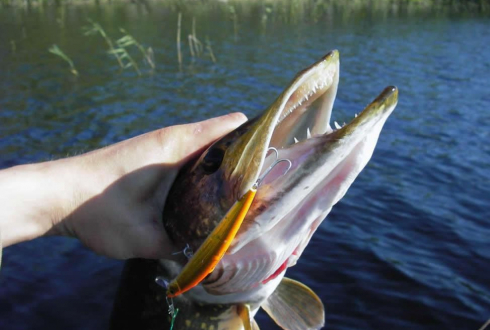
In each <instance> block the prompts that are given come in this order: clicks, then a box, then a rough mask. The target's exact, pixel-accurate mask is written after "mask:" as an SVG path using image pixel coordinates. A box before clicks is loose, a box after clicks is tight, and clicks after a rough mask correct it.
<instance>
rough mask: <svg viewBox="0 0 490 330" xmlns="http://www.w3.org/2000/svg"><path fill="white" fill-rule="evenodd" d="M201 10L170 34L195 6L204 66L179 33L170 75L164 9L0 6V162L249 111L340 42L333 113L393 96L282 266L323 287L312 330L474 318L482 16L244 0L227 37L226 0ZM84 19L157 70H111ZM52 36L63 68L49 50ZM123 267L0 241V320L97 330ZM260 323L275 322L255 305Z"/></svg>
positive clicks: (483, 299)
mask: <svg viewBox="0 0 490 330" xmlns="http://www.w3.org/2000/svg"><path fill="white" fill-rule="evenodd" d="M206 8H207V9H206V10H201V9H199V7H198V6H197V7H196V6H190V8H184V10H183V36H187V35H188V34H189V33H190V31H191V21H192V16H195V17H196V26H197V34H198V37H199V38H200V39H202V40H203V41H204V40H205V36H208V38H209V40H210V42H211V44H212V47H213V52H214V54H215V55H216V58H217V62H216V63H213V62H212V61H211V59H210V57H208V56H203V57H201V58H199V59H195V60H192V59H191V57H190V53H189V49H188V47H187V43H186V42H187V38H186V37H185V38H184V37H183V41H185V43H184V44H183V56H184V63H183V65H182V68H181V69H179V66H178V64H177V54H176V47H175V33H176V28H175V27H176V25H177V23H176V22H177V7H176V6H164V5H152V7H151V8H146V7H144V6H136V5H129V4H128V5H116V4H114V5H108V4H106V5H102V6H96V5H89V4H86V5H79V6H72V7H70V6H68V7H33V8H30V9H27V8H24V7H13V8H3V9H2V10H0V31H1V33H0V77H1V78H0V168H6V167H10V166H14V165H17V164H23V163H27V162H37V161H46V160H49V159H53V158H60V157H65V156H69V155H74V154H78V153H81V152H85V151H88V150H92V149H95V148H98V147H102V146H104V145H107V144H111V143H114V142H117V141H120V140H123V139H126V138H129V137H132V136H135V135H137V134H140V133H143V132H147V131H149V130H153V129H156V128H159V127H163V126H168V125H173V124H177V123H184V122H190V121H197V120H201V119H205V118H209V117H212V116H217V115H221V114H225V113H228V112H232V111H242V112H244V113H246V114H247V115H248V116H249V117H252V116H254V115H256V114H258V113H260V112H261V111H262V110H263V109H265V108H266V107H267V106H268V105H269V104H270V103H271V102H272V101H273V100H274V98H275V97H276V96H277V95H278V93H280V92H281V91H282V89H283V88H284V87H285V86H286V85H287V83H288V82H289V81H290V79H292V77H293V76H294V75H295V74H296V72H298V71H300V70H301V69H303V68H304V67H306V66H307V65H309V64H311V63H312V62H313V61H315V60H316V59H318V58H319V57H320V56H322V55H323V54H325V53H326V52H327V51H329V50H331V49H334V48H336V49H339V50H340V53H341V79H340V85H339V91H338V96H337V100H336V103H335V107H334V113H333V119H334V120H337V121H338V122H343V121H346V122H347V121H349V120H350V119H351V118H352V116H353V115H354V113H357V112H359V111H360V110H362V108H363V107H364V106H365V105H366V104H367V103H369V102H370V101H371V100H372V99H374V97H375V96H376V95H377V94H378V93H379V92H381V90H382V89H383V88H384V87H385V86H388V85H397V86H398V87H399V89H400V95H399V104H398V107H397V109H396V110H395V112H394V113H393V115H392V116H391V117H390V119H389V120H388V122H387V123H386V125H385V128H384V129H383V132H382V133H381V136H380V140H379V142H378V145H377V147H376V151H375V153H374V156H373V158H372V160H371V162H370V163H369V165H368V166H367V167H366V169H365V170H364V171H363V172H362V173H361V175H360V176H359V178H358V179H357V181H356V182H355V183H354V184H353V186H352V187H351V189H350V190H349V192H348V193H347V195H346V196H345V197H344V199H342V201H341V202H340V203H339V204H338V205H336V206H335V207H334V209H333V211H332V212H331V214H330V215H329V217H328V219H327V220H326V221H324V222H323V223H322V225H321V227H320V228H319V229H318V231H317V233H316V234H315V236H314V237H313V239H312V241H311V242H310V244H309V246H308V247H307V249H306V251H305V253H304V254H303V256H302V258H301V260H300V261H299V262H298V264H297V265H296V266H295V267H293V268H291V269H290V270H289V271H288V274H287V275H288V276H289V277H292V278H295V279H298V280H300V281H302V282H304V283H305V284H307V285H309V286H310V287H311V288H312V289H313V290H314V291H315V292H316V293H317V294H318V295H319V296H320V297H321V299H322V301H323V303H324V305H325V310H326V328H327V329H342V330H347V329H366V330H367V329H424V330H429V329H458V330H459V329H468V330H477V329H478V328H479V327H480V326H481V325H482V324H483V323H484V322H485V321H486V320H487V319H488V318H490V276H489V275H488V274H489V273H488V267H489V263H490V246H489V244H488V240H489V237H490V226H489V224H490V223H489V221H490V210H489V207H488V205H489V202H490V144H489V140H490V137H489V134H490V80H489V79H490V78H489V77H490V42H489V41H490V21H489V20H488V19H487V18H478V17H475V16H470V15H451V16H447V15H434V14H420V13H416V14H413V15H412V14H411V15H395V14H393V13H391V12H388V13H387V14H385V15H381V14H379V16H376V15H374V14H373V15H359V16H349V15H345V16H342V18H335V17H330V16H328V15H326V16H320V17H319V18H316V19H310V18H311V17H310V16H307V15H305V16H304V17H303V16H301V15H300V14H298V16H297V17H296V16H293V15H291V16H287V15H285V16H281V15H280V14H277V15H276V16H274V15H273V14H274V13H276V12H279V10H278V9H277V8H276V7H275V8H273V11H272V13H270V12H268V11H263V12H262V11H258V12H257V11H256V10H255V9H254V10H255V11H254V10H248V11H247V7H246V6H245V5H243V6H241V7H240V6H238V7H237V12H238V25H237V33H236V35H235V33H234V25H233V20H232V19H231V18H230V14H229V11H228V9H229V8H228V7H226V5H225V4H216V5H211V6H208V7H206ZM254 8H255V7H254ZM262 9H263V8H262ZM264 13H265V14H267V13H269V14H267V15H269V16H266V19H265V23H264V19H263V16H261V15H263V14H264ZM86 17H90V18H92V19H94V20H96V21H98V22H99V23H101V24H102V25H103V26H104V28H106V30H107V32H108V34H109V35H111V36H113V37H117V36H120V33H119V32H118V28H119V27H124V28H125V29H126V30H128V31H130V32H131V34H132V35H133V36H135V38H136V39H138V40H139V41H140V42H141V43H142V44H143V45H145V46H146V47H148V46H151V47H152V48H153V50H154V53H155V63H156V65H157V67H156V70H155V72H153V73H151V72H150V69H149V68H148V67H147V66H145V65H144V64H143V63H142V59H141V57H140V56H139V54H138V53H136V52H135V53H134V54H133V55H134V57H135V58H136V59H137V60H138V61H139V64H140V66H141V70H142V72H143V75H142V76H141V77H138V75H137V73H136V72H135V71H134V70H131V69H128V70H125V71H123V72H121V71H120V70H119V69H118V66H117V63H116V61H115V60H114V59H113V58H111V57H110V56H109V55H107V54H106V48H105V47H106V45H105V43H104V42H103V40H102V39H101V38H100V37H96V36H92V37H85V36H83V35H82V33H81V26H82V25H85V24H86V21H85V19H86ZM261 17H262V18H261ZM55 43H56V44H58V45H59V46H60V47H61V48H62V49H63V50H64V51H65V52H66V53H67V54H68V55H69V56H70V57H71V58H72V59H73V61H74V63H75V65H76V66H77V69H78V71H79V72H80V76H79V77H78V78H76V77H74V76H73V75H71V74H70V72H69V69H68V65H67V64H66V63H64V62H63V61H62V60H61V59H60V58H57V57H56V56H54V55H52V54H50V53H48V51H47V49H48V48H49V47H50V46H51V45H52V44H55ZM14 45H15V47H14ZM138 56H139V57H138ZM0 188H1V187H0ZM122 265H123V263H122V262H120V261H115V260H110V259H107V258H104V257H100V256H97V255H95V254H93V253H92V252H90V251H88V250H87V249H85V248H84V247H83V246H81V244H80V243H79V242H78V241H76V240H72V239H66V238H58V237H56V238H53V237H51V238H41V239H38V240H35V241H31V242H27V243H23V244H18V245H16V246H11V247H8V248H6V249H5V250H4V259H3V268H2V271H1V273H0V329H44V328H46V329H48V328H49V329H104V328H106V327H107V322H108V318H109V314H110V311H111V308H112V301H113V298H114V294H115V290H116V286H117V283H118V279H119V275H120V272H121V269H122ZM305 308H307V306H305ZM258 320H259V324H260V325H261V327H262V329H273V325H272V321H270V319H269V318H268V317H267V316H266V315H265V314H261V315H259V316H258Z"/></svg>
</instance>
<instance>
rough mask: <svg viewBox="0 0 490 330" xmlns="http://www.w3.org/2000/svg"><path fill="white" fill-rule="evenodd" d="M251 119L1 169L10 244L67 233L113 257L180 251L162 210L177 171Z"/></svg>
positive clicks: (237, 117)
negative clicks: (166, 226) (216, 141)
mask: <svg viewBox="0 0 490 330" xmlns="http://www.w3.org/2000/svg"><path fill="white" fill-rule="evenodd" d="M245 121H246V117H245V116H244V115H243V114H240V113H235V114H230V115H227V116H223V117H218V118H214V119H210V120H206V121H203V122H199V123H194V124H186V125H177V126H171V127H167V128H163V129H160V130H157V131H153V132H150V133H147V134H143V135H140V136H137V137H135V138H132V139H129V140H125V141H122V142H119V143H117V144H114V145H111V146H108V147H105V148H103V149H99V150H95V151H92V152H89V153H86V154H83V155H79V156H76V157H71V158H66V159H60V160H56V161H52V162H47V163H39V164H33V165H23V166H17V167H14V168H11V169H7V170H4V171H0V228H1V232H2V240H3V245H4V247H5V246H7V245H10V244H14V243H17V242H20V241H24V240H28V239H33V238H36V237H38V236H41V235H43V234H44V235H65V236H72V237H76V238H78V239H80V240H81V241H82V243H83V244H84V245H86V246H87V247H89V248H90V249H92V250H93V251H95V252H96V253H98V254H101V255H105V256H108V257H112V258H117V259H126V258H133V257H142V258H166V257H169V256H170V255H171V253H172V252H175V249H174V248H173V247H172V244H171V242H170V240H169V238H168V235H167V233H166V232H165V230H164V227H163V222H162V211H163V206H164V203H165V200H166V197H167V194H168V192H169V190H170V187H171V186H172V183H173V181H174V179H175V177H176V175H177V173H178V171H179V169H180V168H181V167H182V165H184V164H185V163H186V162H187V161H188V160H189V159H191V158H192V157H193V156H194V155H196V154H198V153H200V152H201V151H202V150H203V149H204V148H205V147H207V146H208V145H210V144H211V143H212V142H214V141H215V140H216V139H218V138H220V137H221V136H223V135H224V134H226V133H228V132H229V131H231V130H233V129H234V128H236V127H237V126H239V125H240V124H242V123H243V122H245Z"/></svg>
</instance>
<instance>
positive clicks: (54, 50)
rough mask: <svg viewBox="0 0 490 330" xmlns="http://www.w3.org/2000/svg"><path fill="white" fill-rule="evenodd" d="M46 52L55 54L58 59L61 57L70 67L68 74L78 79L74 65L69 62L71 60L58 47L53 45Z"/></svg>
mask: <svg viewBox="0 0 490 330" xmlns="http://www.w3.org/2000/svg"><path fill="white" fill-rule="evenodd" d="M48 51H49V52H50V53H52V54H55V55H57V56H59V57H61V58H62V59H64V60H65V61H66V62H67V63H68V64H69V65H70V72H71V73H73V74H74V75H75V76H77V77H78V71H77V69H76V68H75V65H74V64H73V61H72V60H71V58H69V57H68V55H66V54H65V53H64V52H63V51H62V50H61V49H60V47H58V45H56V44H54V45H53V46H51V47H50V48H49V49H48Z"/></svg>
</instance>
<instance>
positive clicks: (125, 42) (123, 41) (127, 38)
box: [116, 28, 155, 70]
mask: <svg viewBox="0 0 490 330" xmlns="http://www.w3.org/2000/svg"><path fill="white" fill-rule="evenodd" d="M119 30H120V31H121V32H122V33H123V34H124V36H123V37H121V38H119V39H118V40H117V41H116V44H117V46H118V47H119V48H127V47H131V46H136V48H138V49H139V51H140V52H141V54H142V55H143V57H144V59H145V60H146V62H147V63H148V65H149V66H150V67H151V69H152V70H154V69H155V61H154V58H153V49H152V48H151V47H149V48H148V49H147V50H145V49H144V47H143V46H142V45H141V43H139V42H138V41H137V40H136V39H135V38H134V37H133V36H132V35H130V34H129V33H128V32H127V31H126V30H125V29H123V28H119Z"/></svg>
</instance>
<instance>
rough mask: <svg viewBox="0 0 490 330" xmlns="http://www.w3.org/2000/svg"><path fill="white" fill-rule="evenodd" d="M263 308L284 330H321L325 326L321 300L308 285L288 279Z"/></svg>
mask: <svg viewBox="0 0 490 330" xmlns="http://www.w3.org/2000/svg"><path fill="white" fill-rule="evenodd" d="M261 307H262V308H263V309H264V310H265V311H266V312H267V314H269V316H270V317H271V318H272V319H273V320H274V321H275V322H276V323H277V325H279V326H280V327H282V328H283V329H288V330H306V329H321V328H322V327H323V325H324V324H325V311H324V308H323V303H322V301H321V300H320V298H319V297H318V296H317V295H316V294H315V293H314V292H313V291H312V290H311V289H310V288H309V287H307V286H306V285H304V284H302V283H300V282H297V281H295V280H292V279H290V278H287V277H285V278H283V280H282V281H281V283H280V284H279V286H278V287H277V289H276V291H274V293H273V294H272V295H271V296H270V297H269V298H267V300H266V301H265V302H264V303H263V304H262V305H261Z"/></svg>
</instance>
